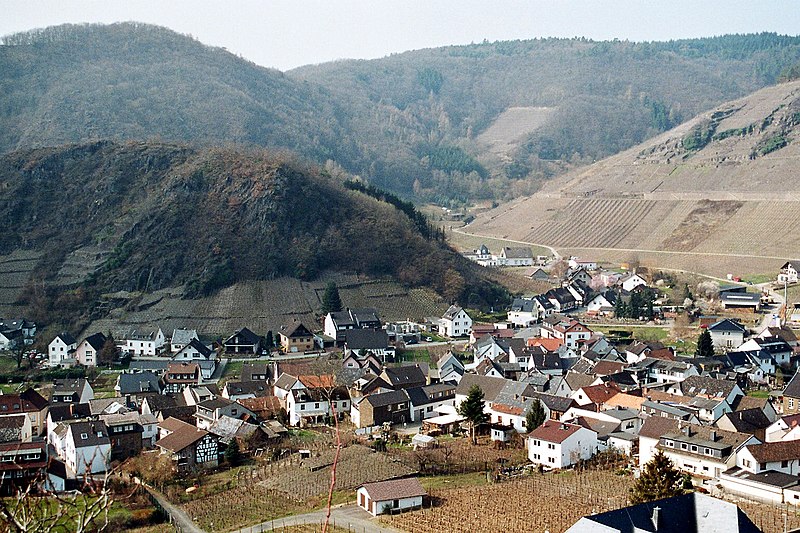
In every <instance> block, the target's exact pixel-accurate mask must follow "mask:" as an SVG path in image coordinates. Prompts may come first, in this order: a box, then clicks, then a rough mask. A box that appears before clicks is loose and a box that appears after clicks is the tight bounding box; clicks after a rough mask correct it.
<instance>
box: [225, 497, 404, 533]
mask: <svg viewBox="0 0 800 533" xmlns="http://www.w3.org/2000/svg"><path fill="white" fill-rule="evenodd" d="M324 521H325V511H322V510H321V511H314V512H312V513H304V514H298V515H293V516H287V517H285V518H278V519H276V520H271V521H269V522H262V523H261V524H256V525H254V526H252V527H245V528H242V529H240V530H239V531H235V532H234V533H261V532H262V531H273V530H280V529H281V528H283V527H288V526H297V525H301V524H317V525H320V524H322V523H323V522H324ZM330 525H331V526H336V527H339V528H347V530H348V531H350V530H352V531H357V532H359V533H402V532H401V530H399V529H394V528H392V527H389V526H386V525H383V524H381V523H380V522H378V521H376V520H375V518H373V517H372V515H370V514H369V513H368V512H366V511H365V510H363V509H361V508H360V507H358V506H357V505H356V504H354V503H351V504H348V505H343V506H341V507H335V508H333V509H332V510H331V521H330Z"/></svg>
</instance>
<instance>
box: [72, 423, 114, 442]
mask: <svg viewBox="0 0 800 533" xmlns="http://www.w3.org/2000/svg"><path fill="white" fill-rule="evenodd" d="M69 430H70V432H71V433H72V439H73V440H74V441H75V447H76V448H83V447H86V446H100V445H103V444H111V441H110V440H109V438H108V429H107V428H106V424H105V422H102V421H98V420H95V421H87V422H72V423H71V424H70V425H69ZM84 435H85V436H86V438H83V437H84Z"/></svg>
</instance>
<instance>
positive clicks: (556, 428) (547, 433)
mask: <svg viewBox="0 0 800 533" xmlns="http://www.w3.org/2000/svg"><path fill="white" fill-rule="evenodd" d="M579 429H581V426H579V425H577V424H568V423H566V422H559V421H557V420H547V421H546V422H545V423H544V424H542V425H541V426H539V427H538V428H536V429H534V430H533V431H531V432H530V433H528V436H529V437H532V438H534V439H538V440H543V441H545V442H555V443H559V444H560V443H562V442H564V441H565V440H566V439H567V437H569V436H570V435H573V434H574V433H575V432H577V431H578V430H579Z"/></svg>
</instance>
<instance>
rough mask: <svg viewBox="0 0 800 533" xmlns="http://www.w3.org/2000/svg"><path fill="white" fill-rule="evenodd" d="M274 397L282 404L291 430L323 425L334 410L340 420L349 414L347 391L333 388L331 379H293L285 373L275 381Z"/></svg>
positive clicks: (323, 376) (317, 377)
mask: <svg viewBox="0 0 800 533" xmlns="http://www.w3.org/2000/svg"><path fill="white" fill-rule="evenodd" d="M328 391H331V392H330V395H329V394H328ZM274 394H275V396H276V397H277V398H278V399H279V400H280V401H281V403H283V405H284V408H285V409H286V412H287V414H288V415H289V425H291V426H298V425H301V424H307V423H322V422H324V421H325V419H326V417H328V416H331V415H332V414H333V410H336V414H337V415H339V416H340V417H341V416H342V415H343V413H347V412H350V410H351V409H350V407H351V405H350V395H349V394H348V392H347V389H345V388H344V387H338V386H335V385H334V381H333V376H331V375H321V376H300V377H295V376H292V375H290V374H287V373H285V372H284V373H283V374H281V375H280V377H279V378H278V379H277V381H275V386H274ZM328 396H330V401H329V400H328Z"/></svg>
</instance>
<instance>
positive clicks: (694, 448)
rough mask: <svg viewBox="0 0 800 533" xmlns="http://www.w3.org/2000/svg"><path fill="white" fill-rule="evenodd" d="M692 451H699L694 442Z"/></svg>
mask: <svg viewBox="0 0 800 533" xmlns="http://www.w3.org/2000/svg"><path fill="white" fill-rule="evenodd" d="M692 451H693V452H696V451H697V446H695V445H694V444H692Z"/></svg>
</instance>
